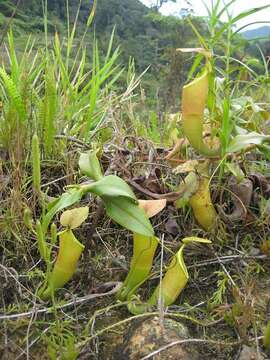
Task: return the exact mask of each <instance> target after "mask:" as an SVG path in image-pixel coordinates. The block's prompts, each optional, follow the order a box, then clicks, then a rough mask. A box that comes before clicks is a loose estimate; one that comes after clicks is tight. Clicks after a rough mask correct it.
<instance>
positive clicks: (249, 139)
mask: <svg viewBox="0 0 270 360" xmlns="http://www.w3.org/2000/svg"><path fill="white" fill-rule="evenodd" d="M265 141H270V136H267V135H262V134H258V133H256V132H251V133H249V134H247V135H238V136H236V137H235V138H234V139H233V140H232V141H231V142H230V144H229V146H228V149H227V152H237V151H240V150H243V149H244V148H245V147H247V146H248V145H251V144H253V145H262V144H263V143H264V142H265Z"/></svg>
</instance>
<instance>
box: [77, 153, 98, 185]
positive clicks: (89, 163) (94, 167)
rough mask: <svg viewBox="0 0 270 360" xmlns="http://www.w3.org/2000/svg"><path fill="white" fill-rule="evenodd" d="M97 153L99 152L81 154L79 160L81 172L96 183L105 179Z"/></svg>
mask: <svg viewBox="0 0 270 360" xmlns="http://www.w3.org/2000/svg"><path fill="white" fill-rule="evenodd" d="M97 152H98V150H94V151H88V152H87V153H83V154H81V156H80V159H79V167H80V170H81V172H82V173H83V174H85V175H87V176H88V177H90V178H91V179H93V180H95V181H98V180H101V179H102V178H103V173H102V170H101V167H100V163H99V160H98V158H97Z"/></svg>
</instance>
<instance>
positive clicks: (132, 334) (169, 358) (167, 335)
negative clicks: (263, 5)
mask: <svg viewBox="0 0 270 360" xmlns="http://www.w3.org/2000/svg"><path fill="white" fill-rule="evenodd" d="M188 337H189V334H188V330H187V328H186V327H185V326H184V325H183V324H182V323H179V322H177V321H175V320H172V319H164V321H163V324H161V323H160V320H159V318H157V317H155V318H153V319H150V320H149V319H148V320H144V321H140V322H136V323H134V324H132V325H131V326H130V328H129V329H128V331H127V334H126V336H124V339H125V340H124V343H123V345H122V346H120V348H118V349H117V351H116V352H115V355H114V360H124V359H125V360H139V359H142V358H143V357H144V356H147V355H149V354H151V353H152V352H153V351H155V350H159V349H160V350H161V349H162V347H164V346H166V345H168V344H171V343H172V342H174V341H178V340H184V339H187V338H188ZM151 359H156V360H157V359H158V360H197V359H199V357H198V353H197V352H196V350H195V349H194V346H193V347H191V346H188V345H183V344H177V345H174V346H171V347H169V348H167V349H164V350H163V351H160V352H158V354H156V355H153V356H152V357H151Z"/></svg>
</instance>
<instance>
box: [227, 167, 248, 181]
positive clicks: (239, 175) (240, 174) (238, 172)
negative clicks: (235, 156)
mask: <svg viewBox="0 0 270 360" xmlns="http://www.w3.org/2000/svg"><path fill="white" fill-rule="evenodd" d="M226 167H227V168H228V170H229V171H230V172H231V173H232V174H233V175H234V176H235V177H236V179H237V182H238V183H240V182H241V181H242V180H243V179H244V178H245V174H244V173H243V171H242V170H241V168H240V166H239V165H238V164H236V163H226Z"/></svg>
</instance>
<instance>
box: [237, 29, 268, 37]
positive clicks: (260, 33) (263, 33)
mask: <svg viewBox="0 0 270 360" xmlns="http://www.w3.org/2000/svg"><path fill="white" fill-rule="evenodd" d="M242 35H243V36H244V37H245V38H246V39H255V38H266V37H270V26H260V27H258V28H256V29H251V30H247V31H244V32H243V33H242Z"/></svg>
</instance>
